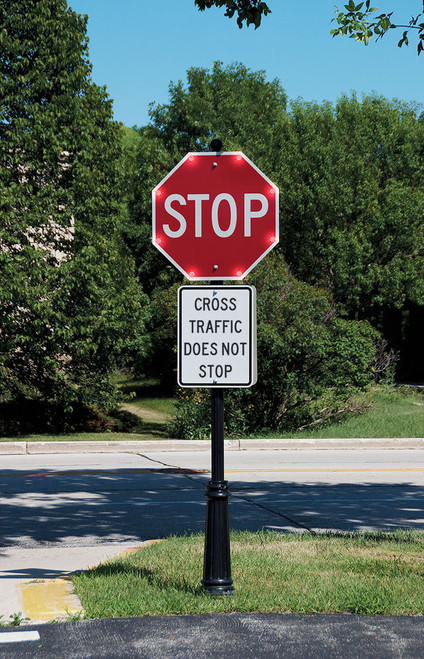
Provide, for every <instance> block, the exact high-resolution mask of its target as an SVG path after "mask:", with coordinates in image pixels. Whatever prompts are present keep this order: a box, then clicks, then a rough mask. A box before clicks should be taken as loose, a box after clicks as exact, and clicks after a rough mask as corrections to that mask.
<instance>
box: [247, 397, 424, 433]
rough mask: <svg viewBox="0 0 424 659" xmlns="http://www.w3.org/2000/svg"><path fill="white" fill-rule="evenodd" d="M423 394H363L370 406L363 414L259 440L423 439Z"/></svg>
mask: <svg viewBox="0 0 424 659" xmlns="http://www.w3.org/2000/svg"><path fill="white" fill-rule="evenodd" d="M423 394H424V392H422V393H417V392H416V391H414V390H412V389H397V388H394V387H393V388H392V387H390V388H382V389H379V390H376V391H372V392H370V393H369V394H367V400H368V401H369V402H372V406H371V407H370V408H369V409H368V410H367V411H366V412H364V413H361V414H352V415H349V416H345V417H344V418H342V419H340V420H338V421H337V420H333V421H332V423H329V424H327V425H326V426H323V427H321V428H316V429H314V428H309V429H305V430H303V431H300V432H296V433H293V432H291V433H266V434H261V435H260V436H261V437H271V438H272V437H282V438H286V437H296V438H299V439H300V438H305V439H306V438H308V439H330V438H335V437H340V438H352V437H361V438H366V437H424V395H423Z"/></svg>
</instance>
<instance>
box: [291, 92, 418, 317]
mask: <svg viewBox="0 0 424 659" xmlns="http://www.w3.org/2000/svg"><path fill="white" fill-rule="evenodd" d="M423 153H424V124H423V122H422V121H421V120H420V117H419V116H418V115H417V112H416V109H415V108H414V106H413V105H410V104H406V103H401V102H398V101H389V100H387V99H385V98H383V97H380V96H368V97H365V98H364V99H363V101H362V102H359V101H358V100H357V98H356V97H355V96H352V97H350V98H349V97H347V96H344V97H342V98H341V99H340V100H339V101H338V102H337V104H336V106H335V107H334V108H333V107H332V106H331V105H330V104H324V105H321V106H320V105H316V104H313V103H306V102H302V101H298V102H295V103H293V104H292V112H291V121H290V131H289V133H288V135H287V141H286V148H285V150H284V152H282V154H281V174H280V181H279V182H280V186H281V215H282V217H281V224H282V240H281V244H282V248H283V250H284V254H285V256H286V259H287V261H288V263H289V264H290V265H291V267H292V268H293V272H294V273H295V274H296V275H297V276H298V277H299V278H300V279H302V280H303V281H307V282H309V283H316V284H319V285H320V286H324V287H325V288H327V289H328V290H331V291H332V293H333V295H334V297H335V300H336V301H337V303H338V304H339V305H342V306H343V307H344V308H345V309H347V310H348V312H349V313H350V315H351V316H353V317H354V316H355V314H359V315H360V316H361V317H367V318H373V317H374V318H375V314H376V309H378V308H379V309H381V308H382V307H383V306H393V307H397V308H402V307H403V306H404V305H405V303H406V302H407V301H408V300H411V301H413V302H415V303H417V304H424V234H423V220H422V218H423V214H424V194H423V183H424V170H423V167H422V155H423Z"/></svg>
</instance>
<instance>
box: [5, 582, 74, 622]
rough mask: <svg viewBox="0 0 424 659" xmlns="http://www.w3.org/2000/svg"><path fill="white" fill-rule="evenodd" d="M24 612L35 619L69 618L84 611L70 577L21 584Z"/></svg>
mask: <svg viewBox="0 0 424 659" xmlns="http://www.w3.org/2000/svg"><path fill="white" fill-rule="evenodd" d="M18 589H19V590H20V596H21V601H22V612H23V614H24V616H25V617H27V618H30V620H31V621H33V620H52V619H57V618H67V617H68V616H69V615H74V614H78V613H81V614H82V612H83V608H82V606H81V602H80V601H79V599H78V597H77V596H76V595H75V593H74V592H73V584H72V582H71V581H69V580H68V579H46V580H45V581H33V582H31V581H29V582H28V581H27V582H25V583H22V584H19V585H18Z"/></svg>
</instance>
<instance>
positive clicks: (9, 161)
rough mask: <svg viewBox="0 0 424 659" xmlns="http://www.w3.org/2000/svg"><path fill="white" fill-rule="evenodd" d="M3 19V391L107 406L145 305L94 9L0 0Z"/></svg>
mask: <svg viewBox="0 0 424 659" xmlns="http://www.w3.org/2000/svg"><path fill="white" fill-rule="evenodd" d="M0 22H1V28H2V29H1V31H0V99H1V101H0V163H1V169H0V268H1V273H2V278H1V284H0V290H1V295H0V399H1V400H7V399H13V398H16V397H18V396H22V395H25V396H33V397H34V396H35V397H39V398H42V399H44V400H50V401H56V402H58V403H60V404H61V405H62V409H65V410H66V409H67V410H68V411H70V410H71V408H72V406H73V405H75V404H77V403H81V404H95V405H98V406H100V407H101V406H108V405H109V404H111V403H112V402H113V400H114V394H113V389H112V387H111V385H110V382H109V379H108V376H109V372H110V370H111V369H112V368H113V367H115V366H117V365H118V364H119V363H120V362H121V360H122V359H123V357H124V355H125V354H126V353H127V352H128V351H131V350H133V349H134V348H135V346H136V345H137V346H138V347H139V349H143V346H142V334H143V326H144V317H145V313H146V312H145V299H144V298H143V296H142V295H141V293H140V287H139V285H138V283H137V280H136V279H135V276H134V264H133V261H132V258H131V257H130V255H129V254H128V252H127V251H126V249H125V246H124V243H123V241H122V239H121V230H120V224H119V215H118V210H119V199H120V193H119V181H120V179H119V167H118V164H119V158H120V150H121V134H120V129H119V127H118V126H117V125H116V124H115V123H114V122H113V121H112V120H111V102H110V100H109V99H108V97H107V95H106V92H105V90H104V89H101V88H99V87H97V86H96V85H94V84H93V83H92V81H91V78H90V71H91V66H90V63H89V61H88V56H87V37H86V17H82V16H80V15H77V14H76V13H75V12H73V11H72V10H71V9H69V8H68V6H67V3H66V1H65V0H0Z"/></svg>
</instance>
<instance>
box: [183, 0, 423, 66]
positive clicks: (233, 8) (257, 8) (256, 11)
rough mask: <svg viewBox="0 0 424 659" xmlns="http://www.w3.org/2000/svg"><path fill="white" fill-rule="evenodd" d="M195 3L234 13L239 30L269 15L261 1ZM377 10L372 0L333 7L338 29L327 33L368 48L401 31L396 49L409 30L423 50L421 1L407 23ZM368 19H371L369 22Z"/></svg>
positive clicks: (406, 40) (406, 41)
mask: <svg viewBox="0 0 424 659" xmlns="http://www.w3.org/2000/svg"><path fill="white" fill-rule="evenodd" d="M194 4H195V5H196V6H197V7H198V8H199V9H200V10H201V11H203V10H205V9H210V8H211V7H226V8H227V9H226V12H225V16H228V17H229V18H232V17H233V16H234V14H237V25H238V26H239V28H242V27H243V22H244V21H246V25H247V26H249V25H251V24H253V25H254V26H255V29H256V28H258V27H259V26H260V25H261V23H262V17H263V16H267V15H268V14H270V13H271V10H270V8H269V7H268V5H267V4H266V3H265V2H261V0H194ZM377 11H378V7H371V0H364V2H359V3H358V4H357V3H356V2H355V0H349V1H348V3H347V4H346V5H344V10H340V9H338V8H336V11H335V14H336V18H333V19H332V20H333V21H335V22H336V23H337V25H338V27H336V28H334V29H332V30H331V31H330V34H332V36H333V37H335V36H344V35H347V36H349V37H350V38H351V39H355V40H356V41H361V42H362V43H364V44H365V45H366V46H367V45H368V44H369V42H370V41H371V39H372V37H373V36H375V37H376V38H377V39H381V38H382V37H383V36H384V35H385V34H386V33H387V32H388V31H389V30H393V29H403V30H404V31H403V33H402V37H401V38H400V40H399V42H398V46H399V47H401V46H403V45H406V46H407V45H408V44H409V37H408V35H409V33H410V32H411V31H412V32H415V33H416V36H417V38H418V45H417V51H418V55H419V54H420V53H421V52H422V51H423V50H424V20H423V17H424V2H423V11H422V12H418V13H417V14H416V15H415V16H412V17H411V18H410V20H409V21H408V22H407V23H393V22H392V17H393V11H391V12H389V13H382V14H378V16H374V13H375V12H377ZM371 17H372V18H373V20H370V19H371Z"/></svg>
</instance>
